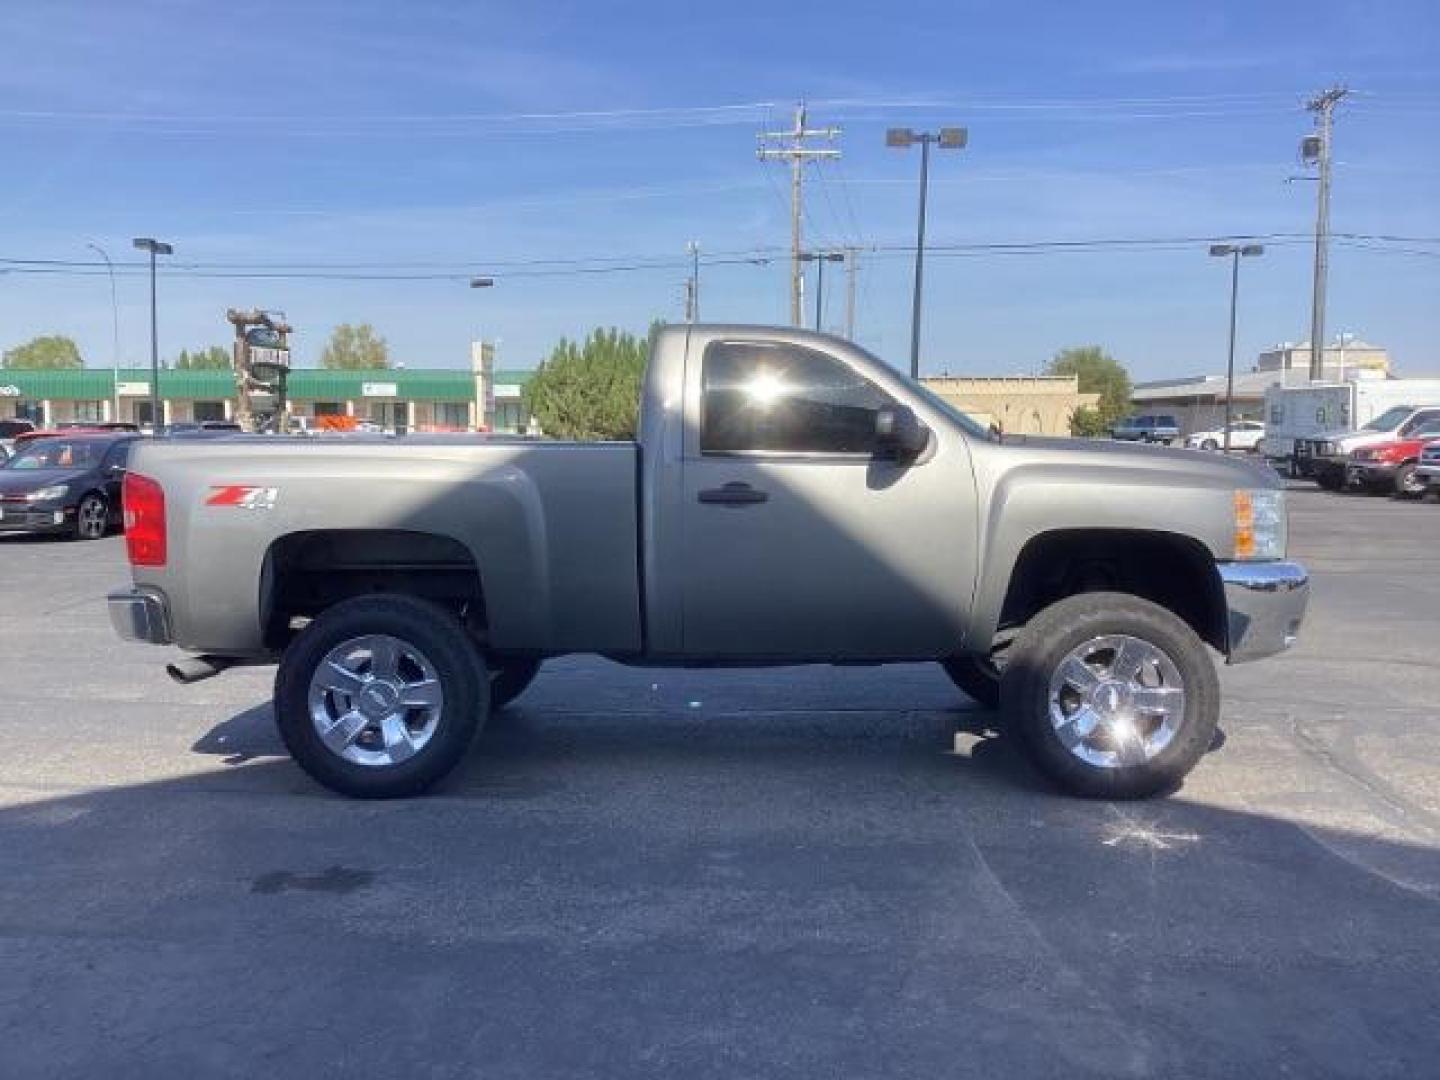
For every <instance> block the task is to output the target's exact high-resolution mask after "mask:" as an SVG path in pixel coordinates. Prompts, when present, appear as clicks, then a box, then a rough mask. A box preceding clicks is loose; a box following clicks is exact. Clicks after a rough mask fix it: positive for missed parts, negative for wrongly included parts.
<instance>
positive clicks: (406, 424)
mask: <svg viewBox="0 0 1440 1080" xmlns="http://www.w3.org/2000/svg"><path fill="white" fill-rule="evenodd" d="M532 374H533V372H530V371H524V370H511V371H494V372H493V373H491V374H490V375H489V378H488V380H487V378H486V375H485V374H482V373H481V372H480V371H478V370H477V371H466V370H464V369H437V368H428V369H422V370H409V369H403V368H379V369H375V370H369V371H331V370H320V369H306V368H296V369H295V370H293V371H291V372H290V377H289V384H288V386H289V401H290V412H291V415H292V416H298V417H325V416H349V417H354V418H355V419H357V420H370V421H374V422H375V423H378V424H380V425H381V426H382V427H385V428H387V429H402V430H409V431H465V430H476V429H479V428H480V427H482V426H488V427H490V428H491V429H492V430H495V431H521V430H524V428H525V426H526V424H527V423H528V420H529V417H528V416H527V415H526V414H525V412H524V407H523V405H522V403H521V389H522V387H523V386H524V384H525V382H526V381H527V380H528V379H529V378H530V376H531V375H532ZM487 381H488V383H489V385H488V386H487V385H486V383H487ZM159 391H160V400H161V408H162V409H163V412H164V423H167V424H178V423H187V422H197V421H206V420H228V419H230V418H231V416H232V415H233V414H234V410H235V376H234V373H233V372H232V371H229V370H224V369H220V370H214V371H196V370H184V371H162V372H160V385H159ZM10 418H20V419H26V420H31V421H33V422H34V423H35V424H37V425H40V426H42V427H51V426H53V425H55V424H60V423H66V422H75V421H87V420H88V421H92V422H100V421H110V420H122V421H129V422H132V423H137V424H142V425H148V424H149V423H150V371H149V369H148V368H121V369H120V370H119V372H118V375H117V373H116V372H113V371H110V370H103V369H96V368H83V369H79V370H38V371H30V370H23V369H13V368H3V369H0V419H10ZM487 418H488V420H489V423H488V424H487V423H486V421H487Z"/></svg>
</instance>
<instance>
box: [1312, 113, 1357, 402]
mask: <svg viewBox="0 0 1440 1080" xmlns="http://www.w3.org/2000/svg"><path fill="white" fill-rule="evenodd" d="M1349 92H1350V91H1349V90H1347V89H1346V88H1345V87H1343V86H1332V87H1331V88H1330V89H1329V90H1326V91H1324V92H1322V93H1319V94H1316V95H1315V96H1314V97H1313V98H1311V99H1310V100H1309V101H1307V102H1306V103H1305V108H1307V109H1309V110H1310V111H1311V112H1313V113H1314V114H1315V134H1314V135H1311V136H1309V137H1308V138H1306V139H1304V140H1303V141H1302V142H1301V143H1300V153H1301V156H1302V157H1303V158H1304V160H1305V162H1306V164H1313V165H1315V166H1316V167H1317V170H1318V177H1317V178H1318V180H1319V181H1320V183H1319V185H1318V187H1319V190H1318V191H1317V192H1316V199H1315V269H1314V281H1313V289H1312V292H1311V297H1310V379H1311V381H1312V382H1318V381H1319V380H1320V379H1323V378H1324V377H1325V290H1326V283H1327V279H1328V277H1329V274H1330V138H1331V132H1332V130H1333V123H1334V117H1335V106H1336V105H1338V104H1340V102H1341V101H1342V100H1343V99H1344V97H1345V95H1346V94H1348V93H1349Z"/></svg>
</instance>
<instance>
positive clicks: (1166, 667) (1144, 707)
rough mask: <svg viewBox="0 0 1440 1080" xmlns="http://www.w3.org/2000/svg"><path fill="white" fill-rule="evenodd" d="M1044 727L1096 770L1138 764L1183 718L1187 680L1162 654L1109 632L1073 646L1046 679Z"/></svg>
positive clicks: (1169, 736)
mask: <svg viewBox="0 0 1440 1080" xmlns="http://www.w3.org/2000/svg"><path fill="white" fill-rule="evenodd" d="M1049 714H1050V725H1051V726H1052V727H1053V728H1054V729H1055V734H1056V735H1057V736H1058V737H1059V739H1060V741H1061V743H1062V744H1063V745H1064V746H1065V748H1066V749H1067V750H1069V751H1070V753H1071V754H1073V755H1075V757H1077V758H1079V759H1080V760H1081V761H1083V762H1085V763H1086V764H1088V765H1093V766H1096V767H1097V768H1102V769H1116V768H1124V767H1126V766H1133V765H1142V764H1144V763H1145V762H1147V761H1149V760H1151V759H1152V758H1154V757H1155V756H1156V755H1157V754H1159V753H1160V752H1161V751H1162V750H1164V749H1165V747H1167V746H1169V745H1170V742H1171V740H1173V739H1174V738H1175V733H1176V732H1177V731H1179V730H1180V725H1181V724H1182V723H1184V720H1185V683H1184V680H1183V679H1182V678H1181V676H1180V669H1179V668H1178V667H1176V665H1175V662H1174V661H1173V660H1171V659H1170V657H1169V656H1168V655H1166V653H1165V652H1164V651H1163V650H1162V649H1160V648H1158V647H1156V646H1155V645H1152V644H1150V643H1149V642H1148V641H1144V640H1142V639H1141V638H1137V637H1131V636H1129V635H1127V634H1110V635H1106V636H1105V637H1097V638H1092V639H1091V640H1089V641H1087V642H1085V643H1084V644H1082V645H1079V646H1077V647H1076V648H1074V649H1071V650H1070V652H1069V653H1067V654H1066V656H1065V658H1064V659H1063V660H1061V661H1060V663H1059V664H1058V665H1057V666H1056V668H1055V672H1054V674H1053V675H1052V676H1051V677H1050V696H1049Z"/></svg>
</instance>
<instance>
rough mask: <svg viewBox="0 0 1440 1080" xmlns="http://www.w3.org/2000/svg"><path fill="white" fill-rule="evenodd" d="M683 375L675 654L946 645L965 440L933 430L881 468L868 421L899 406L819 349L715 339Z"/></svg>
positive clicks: (967, 500) (814, 654)
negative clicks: (906, 459)
mask: <svg viewBox="0 0 1440 1080" xmlns="http://www.w3.org/2000/svg"><path fill="white" fill-rule="evenodd" d="M697 363H698V364H699V365H700V372H699V378H698V385H697V380H696V379H695V376H694V374H693V365H695V364H697ZM686 368H687V373H686V381H687V387H688V390H689V394H688V396H690V398H691V401H690V407H689V408H687V416H688V417H690V418H693V419H694V420H695V421H696V422H695V423H692V424H690V425H688V429H687V432H686V437H685V450H684V460H683V469H682V473H683V479H682V489H683V491H682V502H681V505H682V508H683V509H682V511H681V513H682V516H683V525H682V536H683V549H684V551H683V557H684V570H683V572H682V573H681V574H679V575H678V577H677V579H678V580H679V581H680V582H681V583H682V585H681V587H682V590H683V594H684V597H683V600H684V608H683V612H684V613H683V641H684V651H685V652H686V653H687V654H690V655H692V656H714V657H732V658H744V657H756V658H795V659H807V658H808V659H821V658H827V657H834V658H844V657H873V658H900V657H921V656H944V655H947V654H949V653H950V652H952V651H954V650H955V649H956V647H957V646H958V645H959V643H960V641H961V640H962V637H963V634H964V630H965V621H966V618H967V617H968V613H969V609H970V601H971V595H972V588H973V585H974V579H975V565H976V555H975V551H976V516H975V484H974V478H973V472H972V469H971V466H970V457H969V450H968V447H967V446H966V444H965V440H964V438H963V437H962V436H961V435H960V434H959V433H958V432H957V431H955V430H953V429H944V430H941V429H937V430H935V432H934V440H933V442H932V448H931V450H930V451H929V452H927V454H926V455H923V456H922V459H921V460H919V461H916V462H912V463H900V462H896V461H892V460H881V459H878V458H877V457H876V445H877V438H876V424H877V418H878V415H879V414H880V413H881V412H882V410H893V409H895V408H897V407H898V402H897V401H896V400H895V399H894V398H893V397H892V396H891V395H890V394H889V393H887V392H886V391H885V390H884V389H882V388H881V387H880V386H878V385H877V384H876V382H875V381H874V380H872V379H870V378H868V377H867V376H866V375H865V373H864V372H863V370H860V369H859V368H857V366H854V365H851V364H849V363H847V362H846V361H845V360H844V359H842V358H840V357H837V356H833V355H830V354H828V353H825V352H821V351H819V350H817V349H815V348H811V347H807V346H803V345H798V344H795V343H790V342H784V341H774V342H769V341H754V340H746V341H725V340H712V341H710V342H709V343H708V344H707V345H706V346H705V347H704V349H703V353H701V354H700V355H698V356H697V355H696V353H695V351H694V348H693V347H692V351H691V353H690V354H689V355H688V356H687V361H686ZM697 395H698V400H696V396H697ZM697 412H698V415H697Z"/></svg>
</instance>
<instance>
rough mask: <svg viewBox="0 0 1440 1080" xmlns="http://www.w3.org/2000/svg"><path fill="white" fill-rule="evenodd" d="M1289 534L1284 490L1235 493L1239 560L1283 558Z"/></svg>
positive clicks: (1236, 553)
mask: <svg viewBox="0 0 1440 1080" xmlns="http://www.w3.org/2000/svg"><path fill="white" fill-rule="evenodd" d="M1285 531H1286V521H1285V493H1284V492H1283V491H1277V490H1275V489H1274V488H1262V489H1260V490H1250V491H1237V492H1235V558H1237V559H1283V558H1284V557H1285Z"/></svg>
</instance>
